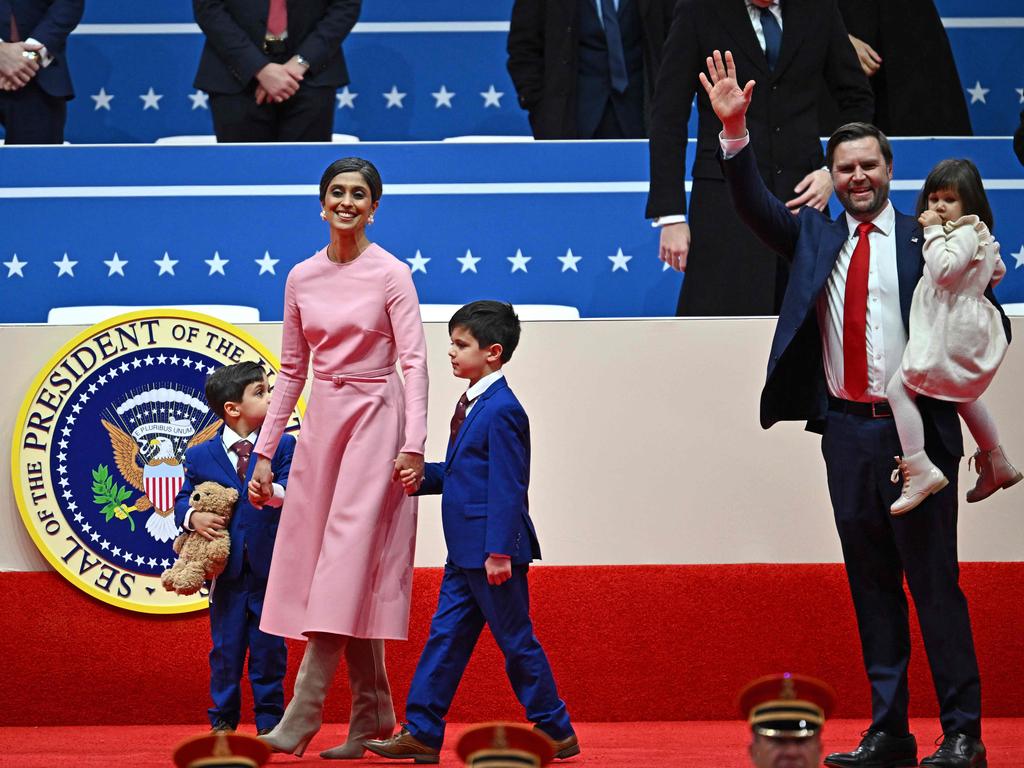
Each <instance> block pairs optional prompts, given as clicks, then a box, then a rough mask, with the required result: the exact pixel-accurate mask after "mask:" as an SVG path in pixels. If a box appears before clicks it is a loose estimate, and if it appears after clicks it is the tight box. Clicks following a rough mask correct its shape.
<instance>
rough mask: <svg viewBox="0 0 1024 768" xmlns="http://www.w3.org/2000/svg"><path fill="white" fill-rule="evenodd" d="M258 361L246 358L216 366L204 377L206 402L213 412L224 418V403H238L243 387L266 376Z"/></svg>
mask: <svg viewBox="0 0 1024 768" xmlns="http://www.w3.org/2000/svg"><path fill="white" fill-rule="evenodd" d="M266 375H267V374H266V372H265V371H264V370H263V369H262V368H261V367H260V365H259V363H254V362H252V361H251V360H246V361H244V362H241V363H235V364H234V365H225V366H224V367H223V368H218V369H217V370H215V371H214V372H213V373H211V374H210V375H209V376H207V377H206V402H207V403H209V404H210V407H211V408H212V409H213V412H214V413H216V414H217V415H218V416H220V417H221V418H222V419H223V418H224V403H228V402H232V403H239V402H241V401H242V395H244V394H245V388H246V387H248V386H249V385H250V384H254V383H256V382H257V381H263V379H264V378H266Z"/></svg>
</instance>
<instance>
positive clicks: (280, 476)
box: [174, 429, 295, 578]
mask: <svg viewBox="0 0 1024 768" xmlns="http://www.w3.org/2000/svg"><path fill="white" fill-rule="evenodd" d="M294 452H295V438H294V437H292V436H291V435H289V434H285V435H282V436H281V442H280V443H279V444H278V446H277V451H276V452H275V453H274V458H273V459H272V460H271V463H270V466H271V469H272V470H273V472H274V482H275V483H280V484H281V485H282V486H283V487H285V488H287V487H288V472H289V470H290V469H291V466H292V454H293V453H294ZM255 466H256V461H255V460H252V461H250V462H249V471H248V472H247V473H246V478H245V479H246V482H245V483H242V481H241V480H239V479H238V473H237V472H236V471H235V468H234V466H233V465H232V463H231V459H230V458H229V457H228V453H227V451H226V450H225V449H224V430H223V429H221V430H220V431H219V432H218V433H217V435H216V437H212V438H210V439H209V440H206V441H204V442H202V443H199V444H198V445H193V446H192V447H191V448H189V449H188V450H187V451H185V483H184V484H183V485H182V486H181V490H180V491H178V495H177V497H176V498H175V500H174V519H175V521H176V522H177V523H178V527H179V528H180V527H182V526H183V525H184V523H185V513H186V512H187V511H188V508H189V507H190V506H191V504H190V498H189V497H191V495H192V489H193V488H195V487H196V486H197V485H199V483H202V482H206V481H211V482H214V483H219V484H220V485H223V486H226V487H228V488H234V489H235V490H236V491H238V503H237V504H236V505H235V512H234V514H233V515H232V516H231V521H230V522H229V523H228V534H229V535H230V536H231V554H229V555H228V562H227V565H226V566H225V567H224V573H223V574H222V577H223V578H233V577H236V576H238V575H239V574H240V573H241V572H242V553H243V552H245V551H248V554H249V564H250V566H251V567H252V570H253V573H255V574H256V575H257V576H261V577H263V578H266V577H267V576H268V575H269V574H270V557H271V555H272V554H273V553H274V539H275V538H276V537H277V524H278V522H279V521H280V519H281V508H280V507H271V506H269V505H266V506H264V507H263V509H257V508H256V507H254V506H253V505H252V504H250V503H249V494H248V492H247V486H248V482H249V480H250V479H251V478H252V471H253V468H254V467H255Z"/></svg>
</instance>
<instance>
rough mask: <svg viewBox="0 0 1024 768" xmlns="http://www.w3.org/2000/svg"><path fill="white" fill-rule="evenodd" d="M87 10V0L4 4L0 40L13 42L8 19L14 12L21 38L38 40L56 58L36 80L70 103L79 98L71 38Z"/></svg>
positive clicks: (0, 2) (9, 0) (0, 3)
mask: <svg viewBox="0 0 1024 768" xmlns="http://www.w3.org/2000/svg"><path fill="white" fill-rule="evenodd" d="M84 10H85V0H0V19H3V26H2V28H0V38H3V39H4V40H8V41H9V40H10V34H11V32H10V29H8V28H7V19H9V18H10V13H11V12H12V11H13V13H14V18H15V19H17V21H18V36H19V37H20V38H21V39H22V40H28V39H29V38H30V37H31V38H33V39H35V40H38V41H39V42H40V43H42V44H43V45H44V46H45V47H46V52H47V53H48V54H49V55H50V56H52V57H53V61H52V62H51V63H50V66H48V67H40V68H39V72H38V73H37V74H36V76H35V81H36V82H37V83H38V84H39V87H40V88H42V89H43V90H44V91H45V92H46V93H48V94H50V95H51V96H56V97H57V98H64V99H70V98H72V97H74V95H75V92H74V90H73V89H72V87H71V72H70V71H69V70H68V61H67V55H66V50H67V42H68V35H70V34H71V31H72V30H73V29H74V28H75V27H77V26H78V22H79V21H80V20H81V18H82V12H83V11H84Z"/></svg>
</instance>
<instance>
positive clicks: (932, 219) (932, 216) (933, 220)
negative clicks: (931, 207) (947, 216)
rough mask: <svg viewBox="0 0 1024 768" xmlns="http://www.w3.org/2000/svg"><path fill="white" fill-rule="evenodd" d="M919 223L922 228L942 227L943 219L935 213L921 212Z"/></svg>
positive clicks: (918, 218)
mask: <svg viewBox="0 0 1024 768" xmlns="http://www.w3.org/2000/svg"><path fill="white" fill-rule="evenodd" d="M917 222H918V224H920V225H921V226H922V227H941V226H942V217H941V216H939V214H937V213H936V212H935V211H921V215H920V216H918V217H917Z"/></svg>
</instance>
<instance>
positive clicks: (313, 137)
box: [192, 0, 361, 142]
mask: <svg viewBox="0 0 1024 768" xmlns="http://www.w3.org/2000/svg"><path fill="white" fill-rule="evenodd" d="M360 4H361V0H192V10H193V13H194V14H195V17H196V22H197V23H198V24H199V26H200V28H201V29H202V30H203V33H204V34H205V35H206V45H204V46H203V53H202V56H201V58H200V59H199V70H198V72H196V79H195V81H194V83H193V84H194V85H195V87H196V88H199V89H200V90H203V91H206V92H207V93H209V94H210V113H211V115H212V117H213V130H214V133H216V134H217V141H224V142H232V141H330V140H331V133H332V132H333V130H334V92H335V90H336V89H337V88H340V87H341V86H343V85H347V84H348V82H349V80H348V69H346V67H345V57H344V56H343V55H342V53H341V42H342V40H344V39H345V38H346V37H347V36H348V33H349V32H351V31H352V27H354V26H355V23H356V20H357V19H358V18H359V9H360Z"/></svg>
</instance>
